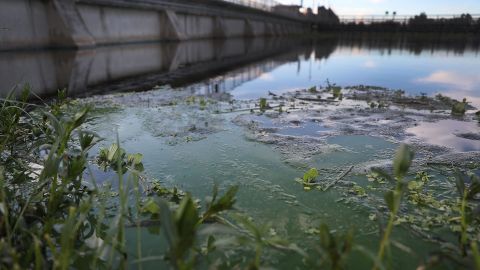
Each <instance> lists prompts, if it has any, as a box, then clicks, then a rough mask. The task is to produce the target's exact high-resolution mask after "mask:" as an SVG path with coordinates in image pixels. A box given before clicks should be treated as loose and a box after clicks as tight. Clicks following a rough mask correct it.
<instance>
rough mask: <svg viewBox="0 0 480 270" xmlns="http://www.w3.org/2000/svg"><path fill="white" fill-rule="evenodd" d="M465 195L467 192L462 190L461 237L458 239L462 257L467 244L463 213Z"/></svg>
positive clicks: (465, 201) (465, 200)
mask: <svg viewBox="0 0 480 270" xmlns="http://www.w3.org/2000/svg"><path fill="white" fill-rule="evenodd" d="M467 195H468V191H467V190H464V191H463V196H462V205H461V207H460V212H461V237H460V245H461V249H462V254H463V256H466V255H467V254H466V246H467V244H468V235H467V226H468V224H467V215H466V213H465V210H466V207H467Z"/></svg>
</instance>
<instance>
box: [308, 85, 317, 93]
mask: <svg viewBox="0 0 480 270" xmlns="http://www.w3.org/2000/svg"><path fill="white" fill-rule="evenodd" d="M308 92H310V93H312V94H314V93H318V91H317V87H316V86H312V87H310V88H308Z"/></svg>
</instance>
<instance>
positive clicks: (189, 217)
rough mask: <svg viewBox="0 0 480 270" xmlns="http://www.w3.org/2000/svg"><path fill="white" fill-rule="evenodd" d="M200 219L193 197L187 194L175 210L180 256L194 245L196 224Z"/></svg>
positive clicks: (177, 251) (178, 253)
mask: <svg viewBox="0 0 480 270" xmlns="http://www.w3.org/2000/svg"><path fill="white" fill-rule="evenodd" d="M199 220H200V218H199V216H198V213H197V208H196V207H195V204H194V202H193V200H192V198H191V197H190V195H187V196H185V198H183V200H182V201H181V202H180V206H179V207H178V209H177V211H176V212H175V224H176V228H177V232H178V236H179V241H178V243H177V245H176V253H177V255H178V258H182V257H183V256H184V255H185V254H186V252H187V251H188V250H189V249H190V248H191V247H192V246H193V243H194V241H195V235H196V226H197V223H198V221H199Z"/></svg>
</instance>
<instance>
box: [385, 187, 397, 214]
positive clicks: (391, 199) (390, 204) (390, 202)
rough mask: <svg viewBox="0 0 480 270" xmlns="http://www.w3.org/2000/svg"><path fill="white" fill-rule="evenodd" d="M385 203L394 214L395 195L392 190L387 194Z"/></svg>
mask: <svg viewBox="0 0 480 270" xmlns="http://www.w3.org/2000/svg"><path fill="white" fill-rule="evenodd" d="M385 202H386V203H387V206H388V209H390V211H391V212H393V211H394V210H395V193H394V192H393V191H392V190H390V191H388V192H387V193H385Z"/></svg>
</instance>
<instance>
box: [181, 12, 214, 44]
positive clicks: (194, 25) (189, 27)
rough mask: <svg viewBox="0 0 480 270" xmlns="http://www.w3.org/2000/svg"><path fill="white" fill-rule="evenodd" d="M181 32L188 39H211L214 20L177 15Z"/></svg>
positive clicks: (211, 18) (204, 17)
mask: <svg viewBox="0 0 480 270" xmlns="http://www.w3.org/2000/svg"><path fill="white" fill-rule="evenodd" d="M177 16H178V18H179V21H180V22H181V25H182V29H183V32H184V33H185V35H186V36H187V37H188V38H189V39H198V38H213V37H214V32H215V18H214V17H211V16H200V15H198V16H197V15H191V14H177Z"/></svg>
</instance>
